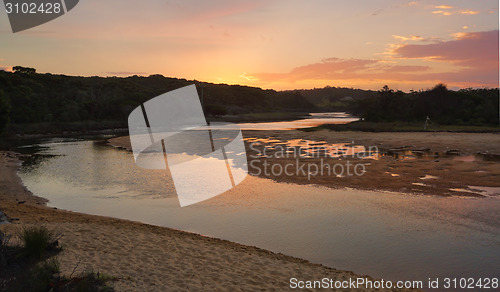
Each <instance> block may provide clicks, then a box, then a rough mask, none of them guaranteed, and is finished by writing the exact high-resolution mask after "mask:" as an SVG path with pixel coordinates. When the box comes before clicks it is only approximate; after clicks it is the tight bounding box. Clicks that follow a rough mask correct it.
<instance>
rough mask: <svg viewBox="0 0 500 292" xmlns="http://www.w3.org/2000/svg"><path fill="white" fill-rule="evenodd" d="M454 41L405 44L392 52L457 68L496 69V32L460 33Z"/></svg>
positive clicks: (455, 36) (404, 56) (407, 57)
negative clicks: (445, 63)
mask: <svg viewBox="0 0 500 292" xmlns="http://www.w3.org/2000/svg"><path fill="white" fill-rule="evenodd" d="M453 36H454V38H455V39H454V40H451V41H440V42H437V43H432V44H406V45H402V46H399V47H398V48H395V49H394V50H393V53H394V54H395V56H396V57H399V58H405V59H418V58H427V59H432V60H436V61H445V62H450V63H453V64H455V65H459V66H466V67H481V68H485V67H488V68H491V67H494V68H498V30H492V31H486V32H470V33H468V32H460V33H456V34H453Z"/></svg>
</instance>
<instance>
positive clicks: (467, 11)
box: [459, 10, 479, 15]
mask: <svg viewBox="0 0 500 292" xmlns="http://www.w3.org/2000/svg"><path fill="white" fill-rule="evenodd" d="M459 12H460V14H467V15H475V14H479V11H475V10H460V11H459Z"/></svg>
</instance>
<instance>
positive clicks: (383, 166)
mask: <svg viewBox="0 0 500 292" xmlns="http://www.w3.org/2000/svg"><path fill="white" fill-rule="evenodd" d="M243 137H245V138H251V137H252V138H258V139H259V140H262V139H264V140H265V139H269V138H270V137H272V138H273V139H277V140H280V142H278V144H277V145H279V144H280V143H283V142H286V141H293V140H297V139H302V140H310V141H324V142H325V143H332V144H338V143H346V144H351V143H354V144H355V145H362V146H365V147H366V149H368V148H369V147H371V146H376V148H377V149H379V150H380V151H381V152H384V153H385V154H384V155H380V156H379V158H378V159H367V160H363V159H361V160H360V159H358V160H351V161H353V162H354V163H359V164H364V165H365V168H366V172H365V173H364V174H363V175H361V176H356V175H352V176H341V177H337V176H335V175H333V174H330V173H327V171H326V170H325V171H324V173H323V172H321V173H320V174H319V175H315V176H311V177H309V176H308V175H307V174H303V175H301V174H298V175H294V176H289V175H286V174H285V173H280V174H277V175H274V174H272V175H269V174H266V173H265V171H264V170H265V169H264V165H265V163H267V164H268V165H277V164H279V165H280V167H281V169H284V168H285V167H286V165H299V164H302V165H303V164H308V165H313V164H314V165H316V166H317V167H318V169H319V168H320V167H321V165H322V164H323V162H325V163H326V164H329V165H337V164H342V165H344V166H345V162H346V161H348V160H350V159H351V158H349V159H347V160H343V161H342V160H339V159H332V158H319V157H313V158H300V157H299V159H297V158H296V157H291V158H287V157H285V158H277V157H276V156H273V154H272V152H270V153H271V154H270V157H259V154H261V153H263V151H262V150H266V149H265V148H264V147H269V146H272V144H269V143H268V144H266V142H263V144H262V145H261V146H257V147H249V142H248V141H247V142H246V151H247V156H248V157H249V158H253V159H252V162H255V161H257V162H258V163H255V164H252V163H250V164H249V173H250V174H252V175H255V176H259V177H262V178H267V179H272V180H274V181H276V182H285V183H294V184H299V185H309V184H313V185H317V186H324V187H329V188H333V189H339V188H345V187H348V188H353V189H357V190H372V191H373V190H378V191H390V192H398V193H406V194H419V195H437V196H464V197H486V196H490V195H493V196H499V195H500V193H499V190H500V163H499V162H498V161H499V159H500V135H499V134H493V133H474V134H470V133H450V132H438V133H436V132H425V133H416V132H405V133H403V132H401V133H399V132H383V133H382V132H355V131H343V132H333V131H329V130H321V131H311V132H305V131H302V130H287V131H281V130H245V131H243ZM107 145H109V146H111V147H114V148H117V149H122V150H125V151H129V152H130V151H132V150H131V146H130V139H129V136H121V137H115V138H111V139H108V140H107ZM264 145H265V146H264ZM262 148H264V149H262ZM390 151H396V152H398V151H399V153H401V154H402V155H406V154H404V153H405V152H408V151H410V152H411V151H415V153H417V152H418V153H423V152H424V151H425V152H428V157H426V158H418V157H416V155H415V153H411V155H409V156H408V157H409V158H408V159H406V158H403V159H400V158H395V157H393V156H391V155H390V154H387V152H390ZM438 153H439V154H438ZM446 153H454V154H451V155H447V154H446ZM435 155H438V156H437V157H436V156H435ZM476 156H479V157H476ZM252 165H257V166H256V167H253V166H252ZM278 169H279V168H278ZM267 170H269V169H267ZM322 170H323V169H322ZM474 186H479V187H487V188H488V189H490V190H491V191H490V192H493V193H491V194H490V193H489V192H481V191H477V190H476V189H474V188H473V187H474Z"/></svg>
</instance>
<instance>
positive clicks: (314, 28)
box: [0, 0, 499, 91]
mask: <svg viewBox="0 0 500 292" xmlns="http://www.w3.org/2000/svg"><path fill="white" fill-rule="evenodd" d="M0 42H1V43H2V46H1V48H0V69H6V70H8V69H9V68H11V67H12V66H16V65H20V66H27V67H34V68H36V69H37V71H38V72H41V73H53V74H65V75H78V76H119V77H124V76H130V75H142V76H148V75H152V74H162V75H164V76H168V77H175V78H185V79H188V80H200V81H204V82H213V83H226V84H240V85H248V86H256V87H262V88H265V89H276V90H292V89H310V88H323V87H325V86H332V87H352V88H361V89H372V90H378V89H380V88H381V87H382V86H383V85H386V84H387V85H388V86H389V87H391V88H394V89H400V90H403V91H409V90H411V89H413V90H420V89H427V88H431V87H433V86H434V85H436V84H437V83H444V84H447V85H448V87H449V88H451V89H459V88H466V87H498V86H499V81H498V80H499V74H498V72H499V71H498V48H499V46H498V1H492V0H485V1H465V0H460V1H431V0H429V1H424V0H421V1H395V0H390V1H384V2H383V3H380V1H374V0H370V1H360V2H359V3H358V2H356V1H354V2H353V1H351V2H350V3H345V2H343V1H326V0H317V1H315V2H312V3H308V4H307V5H304V4H303V3H302V2H300V1H284V0H276V1H262V0H259V1H253V2H243V1H229V0H217V1H211V2H210V3H208V2H197V1H175V0H173V1H167V2H165V1H160V0H155V1H148V2H147V3H141V2H138V1H133V0H122V1H119V0H110V1H94V0H88V1H81V2H80V4H79V5H78V6H77V7H75V8H74V9H73V10H72V11H71V13H68V14H67V15H64V16H62V17H60V18H58V19H56V20H54V21H52V22H49V23H47V24H44V25H42V26H39V27H36V28H34V29H31V30H27V31H24V32H20V33H16V34H12V32H11V31H10V29H9V24H8V20H7V15H6V13H5V11H3V10H2V12H0Z"/></svg>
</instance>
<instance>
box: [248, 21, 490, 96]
mask: <svg viewBox="0 0 500 292" xmlns="http://www.w3.org/2000/svg"><path fill="white" fill-rule="evenodd" d="M402 39H405V40H406V41H410V40H412V39H414V40H420V39H424V38H422V37H413V38H412V37H402ZM392 53H393V56H394V57H393V59H392V61H387V60H382V59H354V58H351V59H343V58H327V59H324V60H322V61H321V62H318V63H313V64H308V65H303V66H299V67H296V68H294V69H292V70H290V71H289V72H283V73H269V72H260V73H253V74H244V75H242V76H241V77H243V78H246V79H247V80H252V81H258V82H260V83H264V84H276V83H307V81H311V80H316V81H318V80H320V81H325V84H327V83H330V84H332V83H333V84H335V83H336V82H337V81H339V80H344V81H345V80H370V81H376V80H380V81H381V82H383V81H398V82H407V83H411V82H445V83H448V84H450V85H454V86H459V87H463V86H476V87H481V86H490V87H497V86H498V30H496V31H487V32H475V33H460V34H454V39H452V40H448V41H443V40H440V41H437V42H433V43H428V44H400V45H399V46H396V47H395V48H394V49H393V52H392ZM418 59H420V60H418ZM408 61H412V62H415V61H419V62H420V63H421V64H422V65H413V64H411V65H410V64H405V63H407V62H408ZM432 61H440V62H447V63H449V65H448V66H445V67H444V68H448V69H441V70H440V69H438V68H443V67H442V66H437V67H434V66H432Z"/></svg>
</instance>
